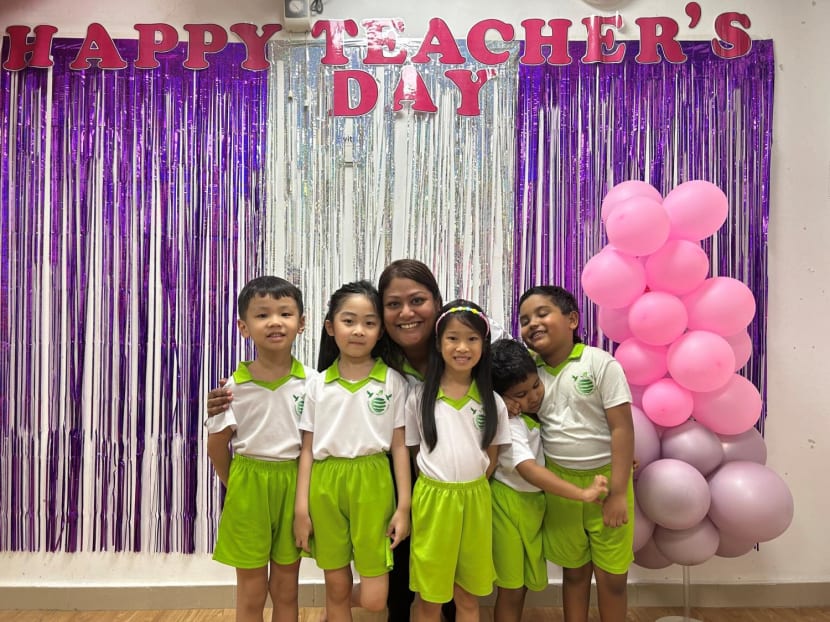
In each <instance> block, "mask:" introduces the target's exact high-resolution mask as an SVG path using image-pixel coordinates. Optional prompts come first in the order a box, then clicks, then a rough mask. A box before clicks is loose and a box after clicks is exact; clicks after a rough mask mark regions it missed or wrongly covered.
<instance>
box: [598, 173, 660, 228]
mask: <svg viewBox="0 0 830 622" xmlns="http://www.w3.org/2000/svg"><path fill="white" fill-rule="evenodd" d="M632 197H644V198H647V199H650V200H652V201H657V202H658V203H659V202H662V201H663V195H662V194H660V191H659V190H657V188H655V187H654V186H652V185H651V184H648V183H646V182H644V181H640V180H639V179H632V180H630V181H623V182H620V183H618V184H617V185H616V186H614V187H612V188H611V189H610V190H609V191H608V193H607V194H606V195H605V198H604V199H603V200H602V207H601V208H600V212H599V213H600V218H602V222H605V221H606V219H607V218H608V216H609V215H610V214H611V212H612V211H613V210H614V208H615V207H616V206H617V205H618V204H619V203H621V202H622V201H625V200H626V199H630V198H632Z"/></svg>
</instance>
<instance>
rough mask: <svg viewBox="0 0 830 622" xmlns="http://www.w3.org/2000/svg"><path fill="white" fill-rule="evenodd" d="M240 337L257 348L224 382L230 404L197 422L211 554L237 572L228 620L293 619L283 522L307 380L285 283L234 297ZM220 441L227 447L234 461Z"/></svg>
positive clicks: (297, 301) (291, 554)
mask: <svg viewBox="0 0 830 622" xmlns="http://www.w3.org/2000/svg"><path fill="white" fill-rule="evenodd" d="M238 307H239V319H238V320H237V326H238V327H239V332H240V333H241V334H242V336H243V337H245V338H246V339H252V340H253V342H254V345H255V346H256V358H255V359H254V360H253V361H243V362H241V363H239V366H238V367H237V369H236V371H235V372H234V373H233V377H232V378H231V379H230V380H229V381H228V384H227V386H228V387H232V388H233V392H234V396H235V399H234V402H233V404H232V405H231V406H230V407H229V408H228V409H227V410H226V411H224V412H222V413H220V414H218V415H216V416H213V417H210V418H208V419H207V421H205V426H206V427H207V430H208V456H209V457H210V460H211V462H212V463H213V468H214V470H215V471H216V474H217V475H218V476H219V479H221V480H222V483H223V484H224V485H225V487H226V488H227V495H226V496H225V505H224V508H223V509H222V517H221V519H220V521H219V534H218V537H217V541H216V548H215V550H214V554H213V558H214V559H215V560H217V561H219V562H222V563H224V564H229V565H231V566H234V567H235V568H236V587H237V590H236V620H237V621H238V622H248V621H253V620H256V621H258V622H262V612H263V609H264V607H265V600H266V597H267V596H268V595H269V594H270V596H271V600H272V601H273V603H274V609H273V614H272V618H271V619H272V621H273V622H288V621H294V622H296V620H297V617H298V608H297V576H298V572H299V567H300V549H299V548H298V547H297V546H296V545H295V542H294V534H293V530H292V525H293V521H294V496H295V488H296V482H297V458H298V456H299V454H300V431H299V428H298V427H297V420H298V418H299V414H300V411H301V410H302V404H303V395H304V393H305V384H306V380H307V379H308V378H310V377H313V376H314V375H316V372H314V371H313V370H309V369H306V368H305V367H303V365H302V364H300V362H299V361H297V360H296V359H295V358H293V357H292V356H291V347H292V345H293V344H294V339H295V338H296V337H297V335H298V334H299V333H301V332H303V328H304V326H305V317H304V316H303V297H302V294H301V293H300V290H299V289H297V288H296V287H295V286H294V285H292V284H291V283H289V282H288V281H286V280H284V279H280V278H277V277H273V276H263V277H259V278H256V279H253V280H252V281H250V282H249V283H248V284H247V285H245V287H244V288H243V289H242V292H241V293H240V294H239V299H238ZM229 444H230V445H231V446H232V447H233V460H231V453H230V449H229Z"/></svg>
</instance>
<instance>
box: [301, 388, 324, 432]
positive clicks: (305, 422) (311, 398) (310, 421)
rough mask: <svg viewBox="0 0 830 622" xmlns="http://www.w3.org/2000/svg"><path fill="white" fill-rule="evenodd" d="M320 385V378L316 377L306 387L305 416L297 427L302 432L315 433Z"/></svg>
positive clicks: (302, 416)
mask: <svg viewBox="0 0 830 622" xmlns="http://www.w3.org/2000/svg"><path fill="white" fill-rule="evenodd" d="M319 383H320V376H315V377H314V378H312V379H311V380H309V381H308V382H307V383H306V385H305V397H304V398H303V414H302V415H301V416H300V422H299V423H298V424H297V427H298V428H300V431H301V432H314V414H315V411H316V409H317V390H316V389H317V386H318V385H319Z"/></svg>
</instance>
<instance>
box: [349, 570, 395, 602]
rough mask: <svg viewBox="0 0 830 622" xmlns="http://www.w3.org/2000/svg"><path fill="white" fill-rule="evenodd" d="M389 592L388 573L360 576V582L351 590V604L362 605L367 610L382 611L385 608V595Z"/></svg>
mask: <svg viewBox="0 0 830 622" xmlns="http://www.w3.org/2000/svg"><path fill="white" fill-rule="evenodd" d="M388 593H389V575H388V574H382V575H380V576H379V577H361V578H360V583H358V584H357V585H355V586H354V590H353V591H352V606H354V607H363V608H364V609H368V610H369V611H383V610H384V609H385V608H386V595H387V594H388Z"/></svg>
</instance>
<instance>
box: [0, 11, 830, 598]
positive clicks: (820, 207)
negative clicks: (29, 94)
mask: <svg viewBox="0 0 830 622" xmlns="http://www.w3.org/2000/svg"><path fill="white" fill-rule="evenodd" d="M700 4H701V6H702V9H703V19H702V22H701V25H699V26H698V27H697V28H695V29H694V30H692V31H689V30H688V29H687V28H686V27H685V26H684V24H686V23H687V20H686V19H685V16H684V14H683V10H682V7H683V6H684V3H667V2H663V1H661V0H630V1H629V2H621V3H617V9H618V10H619V11H620V12H621V13H622V15H623V17H624V18H625V19H626V21H627V22H629V23H633V20H634V19H635V18H637V17H640V16H656V15H670V16H671V17H674V18H675V19H677V21H678V22H679V23H680V24H681V33H680V37H679V38H680V39H709V38H711V37H712V36H713V32H714V31H713V29H712V26H711V24H712V21H713V20H714V17H715V16H716V15H717V14H719V13H721V12H723V11H727V10H736V11H740V12H744V13H746V14H748V15H749V16H750V18H751V20H752V26H751V28H750V34H751V35H752V37H753V38H755V39H770V38H771V39H773V40H774V42H775V55H776V68H777V71H776V75H775V117H774V141H773V174H772V204H771V208H770V222H769V270H770V274H769V332H768V350H767V364H768V374H769V376H768V419H767V423H766V439H767V446H768V449H769V460H768V465H769V466H770V467H772V468H773V469H775V470H776V471H777V472H778V473H779V474H781V475H782V476H783V477H784V479H785V480H786V481H787V483H788V485H789V486H790V489H791V490H792V492H793V495H794V498H795V518H794V520H793V523H792V525H791V527H790V528H789V530H788V531H787V532H786V533H784V535H783V536H781V537H780V538H778V539H776V540H774V541H772V542H770V543H766V544H763V545H762V547H761V550H760V552H753V553H750V554H748V555H746V556H744V557H742V558H738V559H731V560H726V559H719V558H715V559H713V560H710V561H709V562H707V563H705V564H703V565H702V566H699V567H696V568H694V569H693V570H692V577H693V582H695V583H711V584H724V585H730V584H737V583H742V582H749V583H809V582H819V583H821V582H830V554H828V553H830V547H828V545H827V539H826V520H825V518H826V517H827V516H830V495H827V493H826V489H827V484H826V482H825V481H824V476H825V474H826V473H827V472H828V466H830V460H828V457H829V456H830V407H828V406H827V404H826V402H825V400H824V399H822V398H823V394H822V393H821V391H820V389H821V387H822V386H823V382H826V381H827V380H826V370H827V369H828V367H827V365H826V363H825V361H827V360H828V359H830V339H828V337H827V334H826V332H825V325H824V322H825V321H827V320H826V318H828V317H830V295H828V289H830V244H828V242H827V240H825V239H824V236H825V235H827V233H828V232H830V148H828V144H830V121H828V115H827V110H828V104H827V102H828V99H830V81H828V80H827V75H828V70H827V67H826V64H825V63H824V61H823V59H824V57H825V54H824V52H825V50H824V40H823V35H824V32H823V27H825V26H826V25H827V24H830V2H828V1H827V0H789V1H788V2H781V1H780V0H731V1H730V2H728V3H726V2H724V3H721V2H715V1H714V0H708V1H707V0H702V1H701V2H700ZM68 5H69V3H68V2H67V1H66V0H36V1H32V0H2V2H0V30H4V29H5V27H6V26H7V25H11V24H25V25H29V26H35V25H37V24H53V25H56V26H58V27H59V28H60V32H59V34H58V36H67V37H77V36H81V35H83V34H84V32H85V29H86V26H87V24H89V23H91V22H100V23H102V24H104V25H105V26H106V28H107V29H108V30H109V32H110V33H111V34H112V35H113V36H123V37H134V36H135V31H134V30H133V28H132V25H133V24H134V23H147V22H164V23H168V24H171V25H173V26H176V27H179V28H180V27H181V26H182V25H183V24H185V23H189V22H199V23H205V22H211V23H219V24H222V25H225V26H229V25H230V24H233V23H235V22H241V21H249V22H253V23H256V24H264V23H269V22H277V21H280V20H281V9H280V7H281V3H280V2H279V1H278V0H236V1H235V2H227V1H226V0H179V1H172V0H147V1H144V2H136V1H135V0H107V1H106V2H103V1H101V2H99V1H94V0H78V1H76V2H74V3H72V5H71V6H72V9H71V10H68ZM390 5H391V3H389V2H386V1H381V0H371V1H356V0H353V1H348V0H327V1H326V3H325V14H324V17H328V18H354V19H356V20H360V19H364V18H369V17H392V16H393V17H402V18H404V20H405V22H406V24H407V31H406V33H405V35H407V36H411V37H418V36H421V35H423V34H424V31H425V28H426V24H427V21H428V19H429V18H431V17H441V18H443V19H444V20H446V21H447V22H448V24H449V25H450V26H451V28H452V29H453V31H454V33H455V35H456V37H463V36H464V35H465V34H466V30H467V28H468V27H469V26H470V25H471V24H473V23H475V22H476V21H478V20H479V19H482V18H486V17H493V18H499V19H503V20H505V21H508V22H511V23H513V24H514V25H516V26H517V27H518V25H519V22H521V20H523V19H525V18H528V17H541V18H545V19H550V18H554V17H567V18H570V19H571V20H573V21H574V22H575V24H576V25H577V26H578V25H579V19H581V18H582V17H585V16H587V15H589V14H590V13H591V12H592V9H591V6H590V5H588V4H586V3H584V2H581V1H579V0H559V1H557V2H550V1H547V2H544V1H542V0H522V1H521V2H495V1H493V0H466V1H457V0H454V1H452V2H448V1H446V0H440V1H439V0H420V1H419V2H406V3H401V6H400V8H396V9H394V10H391V9H390V8H389V7H390ZM580 30H581V27H579V28H577V27H576V26H575V27H573V28H572V36H573V37H574V38H579V37H581V33H580ZM623 35H624V36H626V37H634V36H636V31H635V29H634V28H633V27H632V26H628V27H627V28H626V29H624V30H623ZM303 574H304V577H305V579H306V580H307V581H316V580H317V579H318V578H319V575H318V574H317V572H316V571H315V570H314V569H313V568H312V567H310V566H309V567H306V568H305V569H304V573H303ZM679 575H680V569H679V568H678V567H676V566H674V567H671V568H668V569H666V570H663V571H651V572H649V571H645V570H642V569H640V568H636V567H635V568H634V569H633V570H632V573H631V577H632V578H631V581H632V583H638V582H639V583H647V582H659V581H661V580H672V581H674V580H676V579H677V578H678V577H679ZM556 576H557V575H555V574H554V575H553V577H554V578H555V577H556ZM233 578H234V577H233V572H232V570H230V569H227V568H224V567H222V566H220V565H219V564H216V563H213V562H211V561H210V560H209V559H208V558H207V557H203V556H195V557H194V556H178V555H171V556H151V555H148V556H145V555H124V554H122V555H114V554H95V555H90V554H84V555H75V556H72V555H27V554H8V553H0V588H2V587H13V586H35V585H41V586H91V585H103V586H118V585H136V584H138V585H165V584H170V585H181V584H184V585H188V584H221V585H228V584H232V583H233ZM827 599H828V601H827V603H826V604H830V595H828V596H827ZM794 604H795V603H794Z"/></svg>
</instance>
